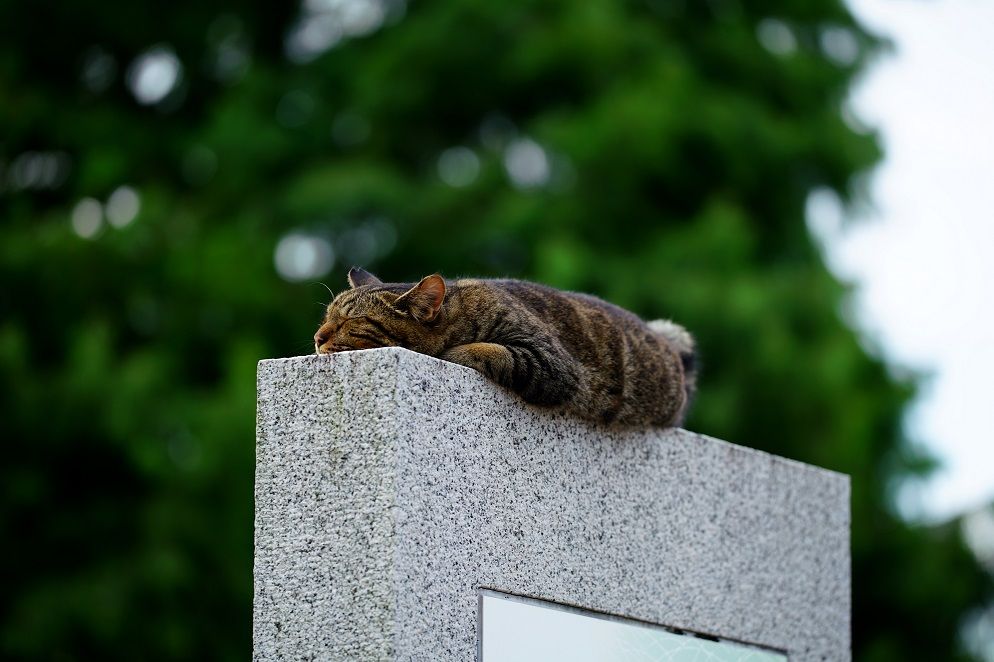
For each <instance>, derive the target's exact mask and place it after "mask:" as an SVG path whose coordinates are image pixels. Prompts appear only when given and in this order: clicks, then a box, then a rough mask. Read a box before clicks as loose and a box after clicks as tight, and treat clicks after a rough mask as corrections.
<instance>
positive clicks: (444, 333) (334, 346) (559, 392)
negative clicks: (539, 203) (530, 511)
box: [314, 268, 696, 426]
mask: <svg viewBox="0 0 994 662" xmlns="http://www.w3.org/2000/svg"><path fill="white" fill-rule="evenodd" d="M348 280H349V284H350V285H351V286H352V287H351V289H349V290H346V291H344V292H342V293H341V294H339V295H338V296H337V297H335V299H334V301H332V302H331V304H330V305H329V306H328V309H327V312H326V313H325V317H324V321H323V322H322V324H321V327H320V328H319V329H318V331H317V333H315V334H314V347H315V350H316V351H317V353H318V354H327V353H331V352H339V351H346V350H353V349H370V348H373V347H388V346H399V347H405V348H407V349H411V350H414V351H416V352H421V353H422V354H428V355H429V356H435V357H438V358H440V359H444V360H446V361H452V362H453V363H459V364H462V365H464V366H468V367H470V368H473V369H475V370H478V371H480V372H481V373H483V374H484V375H486V376H487V377H489V378H490V379H492V380H493V381H495V382H497V383H498V384H501V385H503V386H506V387H508V388H510V389H511V390H513V391H515V392H516V393H518V394H519V395H521V397H522V398H524V399H525V400H526V401H527V402H530V403H533V404H536V405H544V406H549V407H559V408H562V409H565V410H567V411H568V412H570V413H572V414H574V415H576V416H580V417H582V418H586V419H590V420H595V421H599V422H603V423H618V424H624V425H658V426H675V425H680V423H681V422H682V421H683V417H684V415H685V414H686V411H687V407H688V406H689V403H690V398H691V396H692V395H693V393H694V389H695V382H696V373H695V367H694V341H693V339H692V338H691V336H690V334H689V333H687V331H686V330H685V329H684V328H683V327H681V326H678V325H677V324H674V323H673V322H668V321H662V320H660V321H655V322H649V323H646V322H644V321H642V320H641V319H639V318H638V317H637V316H636V315H634V314H633V313H630V312H628V311H627V310H624V309H622V308H619V307H618V306H615V305H613V304H610V303H607V302H606V301H602V300H600V299H598V298H596V297H592V296H589V295H586V294H576V293H573V292H563V291H560V290H556V289H553V288H551V287H546V286H544V285H538V284H535V283H527V282H523V281H517V280H482V279H481V280H478V279H460V280H450V281H446V280H444V279H443V278H442V277H441V276H439V275H438V274H435V275H432V276H427V277H426V278H423V279H422V280H421V282H420V283H417V284H416V285H414V284H398V283H384V282H381V281H380V280H379V279H378V278H377V277H376V276H373V275H372V274H370V273H368V272H366V271H364V270H362V269H358V268H354V269H352V270H351V271H349V275H348Z"/></svg>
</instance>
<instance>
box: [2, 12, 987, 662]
mask: <svg viewBox="0 0 994 662" xmlns="http://www.w3.org/2000/svg"><path fill="white" fill-rule="evenodd" d="M346 4H348V3H346ZM352 4H353V5H355V4H356V3H355V0H352ZM373 4H376V3H373ZM377 6H383V7H388V8H389V11H388V12H387V15H386V21H385V24H384V25H383V26H381V27H380V29H378V30H375V31H373V32H372V33H371V34H368V35H365V36H361V37H360V36H353V37H351V38H349V37H346V38H345V39H344V40H343V41H342V42H341V43H340V44H338V45H337V46H336V47H334V48H332V49H331V50H328V51H327V52H326V53H324V54H323V55H320V56H319V57H316V58H315V59H313V61H310V62H308V63H306V64H297V63H294V62H292V61H289V60H288V59H287V58H286V57H285V55H284V39H285V37H286V36H287V35H288V34H290V33H291V31H292V30H293V26H294V25H295V21H297V19H298V17H297V10H296V8H295V7H291V6H290V5H289V4H287V3H271V4H267V3H253V2H245V3H240V4H238V5H235V4H232V3H229V2H225V1H224V0H222V2H219V3H202V2H191V1H190V0H178V1H177V2H173V3H169V4H168V5H164V4H161V3H150V2H138V3H134V2H132V3H123V2H118V1H112V2H103V3H90V2H88V3H82V2H79V1H78V0H66V1H64V2H60V3H58V4H57V5H56V4H54V3H50V2H34V3H4V4H2V5H0V26H2V27H0V37H2V41H0V43H2V44H3V46H2V48H0V99H2V103H0V219H2V220H0V278H2V283H3V288H2V291H0V384H2V396H0V418H2V420H3V423H4V429H5V431H6V433H7V434H6V435H5V437H6V439H7V443H6V448H5V452H4V462H3V464H2V465H0V495H2V497H0V499H2V500H0V532H2V536H3V539H4V541H5V544H4V545H3V546H2V548H0V549H2V551H0V582H2V585H3V587H4V590H3V599H2V603H0V656H3V657H5V658H50V659H67V660H71V659H114V658H128V659H135V658H141V659H159V658H161V659H189V658H203V657H207V658H219V659H226V658H230V659H245V658H246V657H247V656H248V654H249V653H248V652H249V647H250V639H251V636H250V629H251V612H250V606H251V590H252V587H251V568H252V507H253V504H252V469H253V461H254V453H253V429H254V419H253V411H254V388H255V382H254V369H255V362H256V360H258V359H260V358H265V357H271V356H286V355H294V354H301V353H307V352H308V351H310V343H309V338H310V336H311V334H312V333H313V331H314V327H315V323H316V321H317V319H318V317H319V314H320V310H319V309H318V308H317V307H316V306H315V302H316V301H318V300H326V299H327V293H326V291H325V289H324V288H323V287H322V286H321V285H320V284H318V283H317V282H316V278H317V277H315V279H309V280H307V281H305V282H304V283H302V284H300V283H291V282H288V281H285V280H283V279H281V278H280V276H279V274H278V273H277V272H276V270H274V268H273V252H274V248H275V246H276V244H277V241H278V240H279V239H280V238H281V237H283V236H285V235H286V234H288V233H291V232H297V233H303V234H307V235H312V236H315V237H320V238H323V239H324V240H326V241H329V242H331V244H332V245H333V246H334V247H335V249H336V251H337V253H338V258H339V259H338V262H337V265H336V266H335V269H334V271H333V273H332V275H331V276H329V279H330V280H329V282H330V283H331V284H332V286H333V287H334V288H336V289H337V288H339V287H342V286H343V285H344V270H345V268H347V267H348V266H349V265H350V263H351V262H353V261H356V262H362V263H364V266H367V267H369V268H371V269H373V270H375V271H377V272H378V273H379V274H380V275H381V276H383V277H385V278H391V279H398V280H413V279H416V278H419V277H420V276H422V275H425V274H427V273H431V272H434V271H441V272H442V273H445V274H447V275H450V276H455V275H459V274H475V275H498V274H499V275H512V276H519V277H525V278H531V279H536V280H540V281H544V282H547V283H549V284H552V285H556V286H559V287H564V288H571V289H579V290H586V291H590V292H593V293H596V294H599V295H601V296H603V297H605V298H608V299H610V300H612V301H615V302H617V303H619V304H622V305H625V306H628V307H630V308H632V309H634V310H636V311H638V312H639V313H641V314H642V315H644V316H646V317H657V316H668V317H669V316H671V317H673V318H675V319H677V320H680V321H681V322H684V323H685V324H686V325H687V326H688V327H690V328H691V329H692V330H693V331H694V332H695V333H696V334H697V335H698V337H699V339H700V344H701V347H702V350H703V357H704V372H703V380H702V382H701V395H700V398H699V401H698V403H697V407H696V411H695V413H694V415H693V418H692V420H691V421H690V422H689V425H688V427H690V428H692V429H695V430H699V431H702V432H705V433H708V434H712V435H715V436H718V437H722V438H725V439H729V440H732V441H735V442H738V443H742V444H747V445H751V446H754V447H757V448H762V449H765V450H768V451H771V452H774V453H778V454H781V455H785V456H787V457H792V458H796V459H798V460H802V461H805V462H812V463H815V464H818V465H821V466H825V467H827V468H830V469H834V470H837V471H842V472H846V473H848V474H850V475H851V476H852V478H853V497H852V504H853V572H854V586H855V589H854V605H855V606H854V619H855V626H854V646H855V653H856V658H857V659H860V660H873V661H878V660H879V661H885V660H908V659H930V660H939V659H943V660H948V659H967V658H965V657H964V656H963V655H964V654H963V653H962V652H961V651H960V650H959V648H958V643H957V628H958V624H959V621H960V619H961V617H962V616H963V615H964V614H965V613H966V612H967V611H968V610H969V609H971V608H972V607H974V606H976V605H978V604H980V603H981V602H982V600H984V599H985V597H989V596H990V595H991V586H990V580H989V578H987V577H986V576H985V575H984V574H983V573H982V572H981V571H980V569H979V568H978V567H977V565H976V563H975V562H974V561H973V560H972V559H971V558H970V557H969V555H968V553H967V552H966V551H965V549H964V547H963V545H962V543H961V541H960V539H959V537H958V534H957V533H956V532H955V531H954V530H946V529H926V528H922V527H916V526H911V525H908V524H906V523H904V522H902V521H901V520H900V519H899V518H897V517H895V516H894V514H893V513H892V510H891V508H890V500H891V495H892V493H893V490H894V488H895V486H896V485H898V484H899V483H900V481H901V480H902V479H904V478H907V477H909V476H912V475H916V474H921V473H923V472H925V471H927V470H928V469H929V468H930V463H929V462H928V461H927V458H922V457H921V456H920V455H919V454H917V453H916V452H915V451H914V450H913V447H912V446H911V445H910V444H909V441H908V439H907V438H906V433H905V431H904V430H903V429H902V425H901V413H902V411H903V409H904V407H905V406H906V405H907V403H908V402H909V400H910V398H911V397H912V396H913V394H914V383H913V381H911V380H908V379H902V378H898V377H896V376H895V375H894V373H893V372H892V371H890V370H889V369H888V367H887V366H886V365H884V364H883V363H882V362H881V361H880V360H879V359H877V358H874V357H872V356H870V355H868V354H867V353H866V352H865V351H864V350H863V349H862V348H861V346H860V345H859V343H858V342H857V338H856V336H855V334H854V333H853V332H852V331H851V330H850V329H849V328H848V327H847V326H846V325H845V324H844V323H843V321H842V318H841V315H840V310H841V308H842V306H843V305H844V303H845V300H846V288H845V287H844V286H843V285H841V284H839V283H838V282H837V281H836V280H835V279H834V278H833V277H832V276H831V275H830V274H829V273H828V271H827V270H826V268H825V265H824V264H823V261H822V259H821V256H820V254H819V252H818V250H817V247H816V246H815V245H814V243H813V242H812V240H811V238H810V236H809V234H808V232H807V229H806V226H805V223H804V205H805V201H806V200H807V198H808V196H809V195H810V194H811V193H812V191H814V190H816V189H818V188H820V187H824V188H827V189H830V190H832V191H834V192H835V193H836V194H838V195H839V196H840V197H841V198H842V199H843V200H851V199H852V197H853V195H854V194H855V191H856V188H857V182H858V179H857V176H858V175H859V174H860V173H863V172H865V171H866V170H867V169H868V168H870V167H872V166H873V165H874V163H875V162H876V161H877V160H878V159H879V150H878V145H877V141H876V139H875V137H874V136H873V135H872V134H866V133H860V132H858V131H856V130H854V129H853V128H851V127H850V126H849V125H848V124H847V123H846V122H845V120H844V113H843V112H842V103H843V100H844V98H845V95H846V92H847V89H848V86H849V84H850V82H851V81H852V79H853V76H854V75H856V73H857V72H858V71H859V70H860V69H861V68H862V67H863V65H864V63H865V61H866V59H867V58H868V57H869V56H871V55H872V54H873V53H874V52H875V51H876V50H877V49H878V48H879V43H880V42H879V41H878V40H877V39H876V38H875V37H873V36H872V35H869V34H867V33H866V32H865V31H864V30H863V29H862V28H861V27H860V26H859V25H857V24H856V23H855V22H854V20H853V17H852V16H851V15H850V14H849V12H848V10H847V9H846V8H845V6H844V5H843V4H842V3H841V2H839V1H838V0H817V1H814V0H810V1H808V2H804V3H796V2H790V1H788V0H777V1H774V2H767V3H763V4H762V6H759V5H757V6H751V5H745V4H742V3H738V2H732V1H729V0H720V1H717V0H716V1H714V2H707V3H684V2H681V1H679V0H645V1H644V2H638V1H636V0H629V1H627V2H625V1H622V0H586V1H585V2H567V1H566V0H513V1H512V0H507V1H505V2H490V3H486V2H478V1H476V0H472V1H471V0H446V1H445V2H435V3H414V4H412V5H411V6H410V7H408V8H407V11H406V13H405V12H403V11H400V7H399V5H397V4H390V5H377ZM771 19H772V21H773V22H771ZM827 29H835V30H836V31H838V30H840V29H842V30H845V31H846V33H845V34H847V35H849V39H850V40H851V42H852V44H851V45H852V46H854V48H855V50H854V51H853V53H852V54H851V55H852V57H851V58H849V59H848V60H845V59H844V58H843V60H845V61H840V58H839V57H834V59H833V57H830V56H831V55H832V54H831V52H828V51H830V49H827V47H826V39H825V34H826V33H825V30H827ZM768 33H772V34H773V37H770V36H769V34H768ZM764 34H765V35H767V36H766V39H767V41H769V39H774V43H772V45H771V44H770V43H768V44H767V47H764V45H763V40H762V39H760V38H758V36H757V35H764ZM777 35H779V39H780V42H779V45H777V43H776V42H775V38H777ZM785 35H786V36H785ZM785 38H786V40H787V41H786V42H784V39H785ZM156 44H168V46H169V47H170V48H172V49H173V50H174V51H175V53H176V55H177V56H178V58H179V60H180V62H182V64H183V67H184V69H183V71H184V76H183V79H182V82H181V83H180V85H179V86H178V88H177V89H175V90H174V91H173V92H172V93H170V94H169V95H168V96H166V98H165V99H164V100H162V101H161V102H160V103H158V104H152V105H141V104H139V103H137V102H136V100H135V98H134V97H133V96H132V94H131V93H130V92H129V90H128V86H127V85H126V75H125V74H126V71H125V70H126V69H127V67H128V65H129V63H130V62H132V61H133V59H134V58H135V57H136V56H138V55H139V54H140V53H141V52H143V51H144V50H146V49H148V48H150V47H152V46H154V45H156ZM826 49H827V50H826ZM239 53H242V54H247V55H248V57H249V59H248V61H247V63H244V64H243V63H242V62H241V61H240V60H239V59H238V54H239ZM233 54H234V55H233ZM101 63H102V64H101ZM101 67H103V68H101ZM108 67H109V69H108ZM108 71H109V72H110V73H108ZM457 146H463V147H465V148H468V149H471V150H473V154H474V155H475V159H476V161H474V160H473V157H472V156H470V157H467V156H466V154H467V153H466V152H461V154H462V158H463V161H462V162H461V163H462V166H461V168H462V169H461V170H459V171H458V172H457V175H458V176H459V177H462V178H463V179H462V181H460V182H458V183H460V184H465V185H460V186H453V185H451V184H449V183H446V182H445V181H443V178H442V177H440V167H441V166H440V162H439V158H440V155H441V154H443V152H445V150H448V149H450V148H453V147H457ZM53 150H54V151H61V152H65V154H66V155H68V158H69V163H70V164H71V170H69V174H68V179H66V180H65V181H64V182H62V183H60V184H58V185H54V184H53V185H46V186H41V185H39V184H38V182H39V181H41V180H39V179H38V178H37V177H35V178H34V179H33V180H32V176H33V175H31V174H30V173H29V172H27V170H25V168H28V166H26V165H25V163H27V162H28V161H25V160H24V159H23V158H21V157H23V156H24V155H25V153H27V152H31V151H35V152H36V153H37V152H38V151H43V152H46V153H49V152H52V151H53ZM515 150H517V154H518V156H519V157H521V158H522V159H524V166H521V167H524V168H525V172H524V175H520V173H519V180H518V181H517V184H516V182H515V180H514V178H513V177H509V171H510V170H513V168H511V167H510V165H509V163H507V162H506V161H508V160H509V159H510V155H511V154H513V153H515ZM536 150H539V151H538V152H536ZM449 154H450V156H451V154H452V153H449ZM19 158H20V159H21V160H20V161H19V160H18V159H19ZM467 158H468V165H467V160H466V159H467ZM536 159H537V160H536ZM474 163H475V164H476V165H477V166H478V171H475V170H474ZM543 164H544V169H543ZM520 165H521V164H519V166H520ZM528 168H531V170H530V171H529V170H528ZM536 168H537V170H536ZM457 170H458V169H457ZM26 173H27V174H26ZM474 173H475V174H474ZM529 173H530V174H529ZM520 176H523V177H524V178H523V179H520ZM32 182H33V183H32ZM122 185H130V186H132V187H134V189H135V190H136V191H138V192H139V194H140V201H141V206H140V212H139V214H138V217H137V218H136V219H135V220H134V222H132V223H130V224H128V225H126V226H125V227H122V228H117V227H108V226H106V225H105V226H104V227H103V228H102V229H101V230H100V231H99V232H98V233H97V235H96V236H95V237H93V238H92V239H83V238H81V237H79V236H77V234H76V233H74V232H73V229H72V226H71V224H70V220H69V219H70V216H71V213H72V210H73V209H74V206H75V205H76V203H77V202H78V201H79V200H80V199H81V198H83V197H86V196H92V197H94V198H97V199H99V200H106V199H107V196H108V195H110V194H111V193H112V192H113V191H114V190H115V189H117V188H118V187H119V186H122Z"/></svg>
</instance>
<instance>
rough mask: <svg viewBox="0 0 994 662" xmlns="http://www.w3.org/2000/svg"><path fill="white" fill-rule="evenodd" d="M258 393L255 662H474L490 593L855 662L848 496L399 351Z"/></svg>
mask: <svg viewBox="0 0 994 662" xmlns="http://www.w3.org/2000/svg"><path fill="white" fill-rule="evenodd" d="M258 374H259V378H258V388H259V409H258V430H257V459H256V488H255V496H256V526H255V547H256V550H255V605H254V622H253V637H254V656H255V658H256V659H257V660H276V659H285V660H305V659H306V660H394V659H397V660H460V661H463V660H473V659H475V657H476V652H477V600H478V594H477V590H478V589H479V588H490V589H494V590H498V591H504V592H508V593H515V594H519V595H525V596H531V597H535V598H540V599H544V600H551V601H554V602H560V603H565V604H569V605H575V606H578V607H582V608H586V609H592V610H595V611H601V612H606V613H610V614H617V615H620V616H627V617H632V618H637V619H640V620H644V621H650V622H653V623H659V624H662V625H667V626H670V627H675V628H682V629H687V630H692V631H695V632H699V633H704V634H709V635H715V636H719V637H723V638H728V639H734V640H739V641H745V642H750V643H754V644H759V645H763V646H768V647H771V648H776V649H780V650H784V651H787V652H788V654H789V656H790V659H791V662H803V661H807V660H849V659H850V653H849V649H850V634H849V629H850V616H849V613H850V590H849V584H850V566H849V481H848V478H846V477H845V476H842V475H839V474H835V473H832V472H828V471H824V470H821V469H818V468H814V467H810V466H807V465H803V464H800V463H797V462H793V461H790V460H785V459H782V458H778V457H774V456H771V455H768V454H765V453H761V452H757V451H754V450H750V449H746V448H741V447H738V446H734V445H732V444H729V443H726V442H723V441H719V440H716V439H712V438H709V437H705V436H702V435H697V434H693V433H690V432H686V431H682V430H669V431H661V430H645V429H638V430H635V429H617V428H604V427H598V426H594V425H590V424H587V423H584V422H582V421H576V420H573V419H569V418H564V417H562V416H560V415H557V414H554V413H550V412H547V411H543V410H540V409H537V408H534V407H530V406H528V405H525V404H523V403H522V402H521V401H520V400H518V399H517V397H516V396H514V395H513V394H511V393H509V392H507V391H504V390H503V389H501V388H499V387H497V386H495V385H493V384H491V383H490V382H488V381H486V380H485V379H484V378H482V377H481V376H479V375H478V374H476V373H475V372H473V371H471V370H469V369H467V368H463V367H461V366H457V365H453V364H449V363H444V362H442V361H438V360H436V359H432V358H430V357H426V356H421V355H419V354H414V353H411V352H408V351H405V350H401V349H379V350H369V351H364V352H351V353H346V354H338V355H334V356H321V357H317V356H311V357H299V358H293V359H276V360H269V361H262V362H260V363H259V373H258ZM703 397H706V394H705V396H703Z"/></svg>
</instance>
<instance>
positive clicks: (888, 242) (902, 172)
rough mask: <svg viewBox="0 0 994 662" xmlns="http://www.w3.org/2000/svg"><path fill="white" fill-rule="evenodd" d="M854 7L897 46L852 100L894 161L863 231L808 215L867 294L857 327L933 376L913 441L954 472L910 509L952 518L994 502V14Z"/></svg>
mask: <svg viewBox="0 0 994 662" xmlns="http://www.w3.org/2000/svg"><path fill="white" fill-rule="evenodd" d="M851 4H852V6H853V9H854V11H855V12H856V14H857V16H859V17H860V18H861V19H862V20H863V21H864V23H865V24H867V25H868V26H869V27H870V28H871V29H874V30H875V31H877V32H878V33H881V34H884V35H888V36H889V37H890V38H891V39H892V40H893V41H894V43H895V47H896V50H895V52H894V53H893V54H891V55H889V56H886V57H884V58H882V59H881V60H880V61H879V62H878V63H877V64H876V65H875V66H874V67H873V68H872V69H871V70H870V71H869V73H868V75H867V76H866V77H865V79H864V80H863V81H862V82H861V84H860V85H859V86H858V87H857V89H856V92H855V94H854V96H853V99H852V106H853V109H854V113H855V116H856V117H858V118H860V119H862V120H863V121H865V122H866V123H867V124H869V125H872V126H876V127H879V128H880V129H881V130H882V133H883V141H884V148H885V151H886V157H885V161H884V163H883V164H882V165H881V167H880V168H879V169H878V170H877V171H876V173H875V175H874V176H873V177H872V179H871V186H870V190H871V197H872V200H873V202H874V207H875V208H874V209H873V210H870V211H869V212H868V213H867V214H866V216H865V218H863V220H860V221H857V222H855V223H850V224H848V225H846V226H843V225H842V224H840V223H838V222H837V216H838V214H835V215H834V216H833V210H832V205H831V200H824V199H822V200H818V199H815V200H813V201H812V205H811V209H810V214H809V216H810V221H811V224H812V227H813V229H814V230H815V231H816V233H817V234H819V235H820V236H821V237H822V238H823V239H824V240H825V244H826V251H827V257H828V259H829V263H830V265H831V266H832V268H833V269H834V270H835V271H836V273H838V274H839V275H840V276H842V277H843V278H845V279H848V280H852V281H855V282H857V283H858V289H857V297H856V301H855V304H856V306H855V309H856V318H857V321H856V324H857V326H858V327H859V328H860V329H862V330H863V331H864V332H865V333H866V335H867V337H868V338H870V339H872V340H873V341H875V342H876V343H877V344H879V345H880V346H881V347H882V348H883V353H884V355H885V356H887V357H888V358H889V359H891V360H892V361H893V362H895V363H896V364H898V365H904V366H909V367H913V368H918V369H922V370H926V371H929V372H930V373H931V374H932V375H933V376H932V378H931V379H930V380H929V381H928V382H927V383H926V385H925V388H924V389H923V392H922V396H921V398H920V400H919V402H918V403H917V404H916V406H915V407H914V408H913V409H912V411H911V412H910V414H909V417H908V429H909V431H910V434H911V436H912V437H913V438H915V439H918V440H920V441H922V442H923V443H924V444H925V445H926V446H927V447H928V448H930V449H932V450H933V452H934V453H935V454H937V455H938V456H939V458H940V459H941V460H942V462H943V464H944V468H943V469H942V470H941V471H940V472H939V473H937V474H936V475H935V477H934V478H933V479H932V480H931V481H929V482H928V483H927V484H926V485H924V486H921V487H920V488H918V489H909V490H906V491H905V492H904V493H903V494H902V499H901V505H902V510H903V511H904V512H905V513H906V514H908V515H910V516H913V517H924V518H927V519H942V518H945V517H948V516H952V515H956V514H959V513H961V512H963V511H964V510H969V509H973V508H976V507H978V506H979V505H981V504H983V503H985V502H990V501H992V500H994V331H992V328H994V311H992V306H994V296H992V284H994V3H991V2H989V1H987V0H929V1H920V0H851Z"/></svg>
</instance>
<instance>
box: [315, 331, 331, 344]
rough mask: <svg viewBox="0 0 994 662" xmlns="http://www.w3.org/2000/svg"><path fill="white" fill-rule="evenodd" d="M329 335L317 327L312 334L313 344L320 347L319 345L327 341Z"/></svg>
mask: <svg viewBox="0 0 994 662" xmlns="http://www.w3.org/2000/svg"><path fill="white" fill-rule="evenodd" d="M329 337H331V336H330V334H329V333H327V332H325V331H321V330H320V329H318V332H317V333H315V334H314V346H315V347H321V345H323V344H325V343H326V342H328V338H329Z"/></svg>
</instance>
